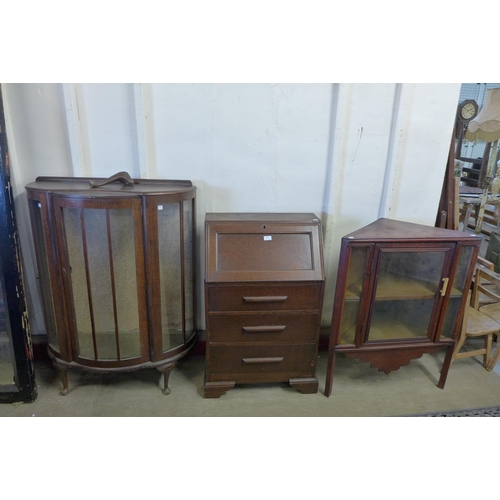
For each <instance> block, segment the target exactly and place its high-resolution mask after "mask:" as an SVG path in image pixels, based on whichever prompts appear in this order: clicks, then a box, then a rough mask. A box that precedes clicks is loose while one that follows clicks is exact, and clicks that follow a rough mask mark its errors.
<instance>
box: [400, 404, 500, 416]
mask: <svg viewBox="0 0 500 500" xmlns="http://www.w3.org/2000/svg"><path fill="white" fill-rule="evenodd" d="M402 416H403V417H500V406H492V407H489V408H470V409H468V410H456V411H438V412H429V413H420V414H416V415H402Z"/></svg>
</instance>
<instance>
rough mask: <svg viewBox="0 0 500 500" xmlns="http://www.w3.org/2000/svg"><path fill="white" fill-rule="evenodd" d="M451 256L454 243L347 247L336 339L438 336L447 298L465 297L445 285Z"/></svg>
mask: <svg viewBox="0 0 500 500" xmlns="http://www.w3.org/2000/svg"><path fill="white" fill-rule="evenodd" d="M454 255H455V244H440V245H426V246H425V247H424V246H417V245H415V246H411V245H408V246H383V245H373V244H372V245H362V246H358V245H352V246H350V247H349V251H348V270H347V273H346V275H345V289H344V304H343V306H344V307H343V310H342V313H341V322H340V328H339V337H338V339H337V343H338V344H344V345H356V346H357V347H359V346H361V345H363V344H370V343H379V342H382V343H386V342H391V341H398V342H399V341H405V340H408V341H415V340H422V341H429V340H431V341H434V340H436V338H437V335H438V331H439V328H440V325H441V323H442V318H441V316H442V315H441V311H442V306H443V304H444V300H445V298H447V297H449V296H451V297H456V298H459V299H460V300H461V298H462V296H463V290H462V291H461V290H460V289H455V287H453V288H450V289H449V288H448V287H449V286H450V287H451V284H452V282H453V280H452V279H451V278H452V277H451V276H450V274H451V271H452V270H453V262H454ZM462 273H463V271H462ZM460 300H458V301H457V305H458V306H459V304H460Z"/></svg>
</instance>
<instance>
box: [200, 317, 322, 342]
mask: <svg viewBox="0 0 500 500" xmlns="http://www.w3.org/2000/svg"><path fill="white" fill-rule="evenodd" d="M208 321H209V328H208V332H209V334H208V335H209V342H240V343H241V342H283V343H285V342H302V343H307V342H312V343H314V342H316V338H317V334H318V326H319V321H320V318H319V314H318V313H315V312H312V313H303V312H283V313H279V312H273V313H238V314H234V313H233V314H230V313H215V314H210V315H209V317H208Z"/></svg>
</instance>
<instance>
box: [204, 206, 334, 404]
mask: <svg viewBox="0 0 500 500" xmlns="http://www.w3.org/2000/svg"><path fill="white" fill-rule="evenodd" d="M205 245H206V246H205V312H206V323H207V328H206V331H207V347H206V369H205V385H204V387H203V391H204V397H210V398H212V397H220V396H221V395H222V394H223V393H225V392H226V391H227V390H229V389H231V388H232V387H234V385H235V384H250V383H270V382H288V383H289V384H290V385H291V386H292V387H295V388H296V389H298V390H299V391H300V392H302V393H315V392H317V390H318V379H317V378H316V358H317V351H318V338H319V328H320V321H321V307H322V302H323V289H324V279H325V277H324V269H323V247H322V245H323V243H322V233H321V223H320V221H319V219H318V218H317V217H316V216H315V215H314V214H206V218H205Z"/></svg>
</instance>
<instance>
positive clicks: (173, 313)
mask: <svg viewBox="0 0 500 500" xmlns="http://www.w3.org/2000/svg"><path fill="white" fill-rule="evenodd" d="M146 211H147V217H146V221H147V222H146V229H147V231H146V232H147V239H148V241H149V242H150V243H151V244H150V245H148V252H149V253H148V257H147V259H146V261H147V266H148V267H147V272H148V276H150V277H151V276H155V277H156V279H150V280H148V286H149V288H150V290H149V293H150V296H151V297H152V303H153V304H154V306H153V307H152V308H151V332H152V342H153V359H154V360H155V361H156V360H161V359H163V357H164V356H165V355H166V354H167V353H170V354H171V353H175V351H176V350H177V349H179V348H180V347H181V346H185V345H187V344H190V343H192V342H193V341H194V340H195V335H196V329H195V322H194V318H195V294H194V283H195V275H194V269H195V261H194V259H195V252H194V239H195V238H194V231H195V223H194V197H190V198H189V199H179V200H178V201H173V202H172V201H170V200H169V199H166V198H163V197H161V196H155V197H150V198H148V199H147V200H146Z"/></svg>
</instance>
